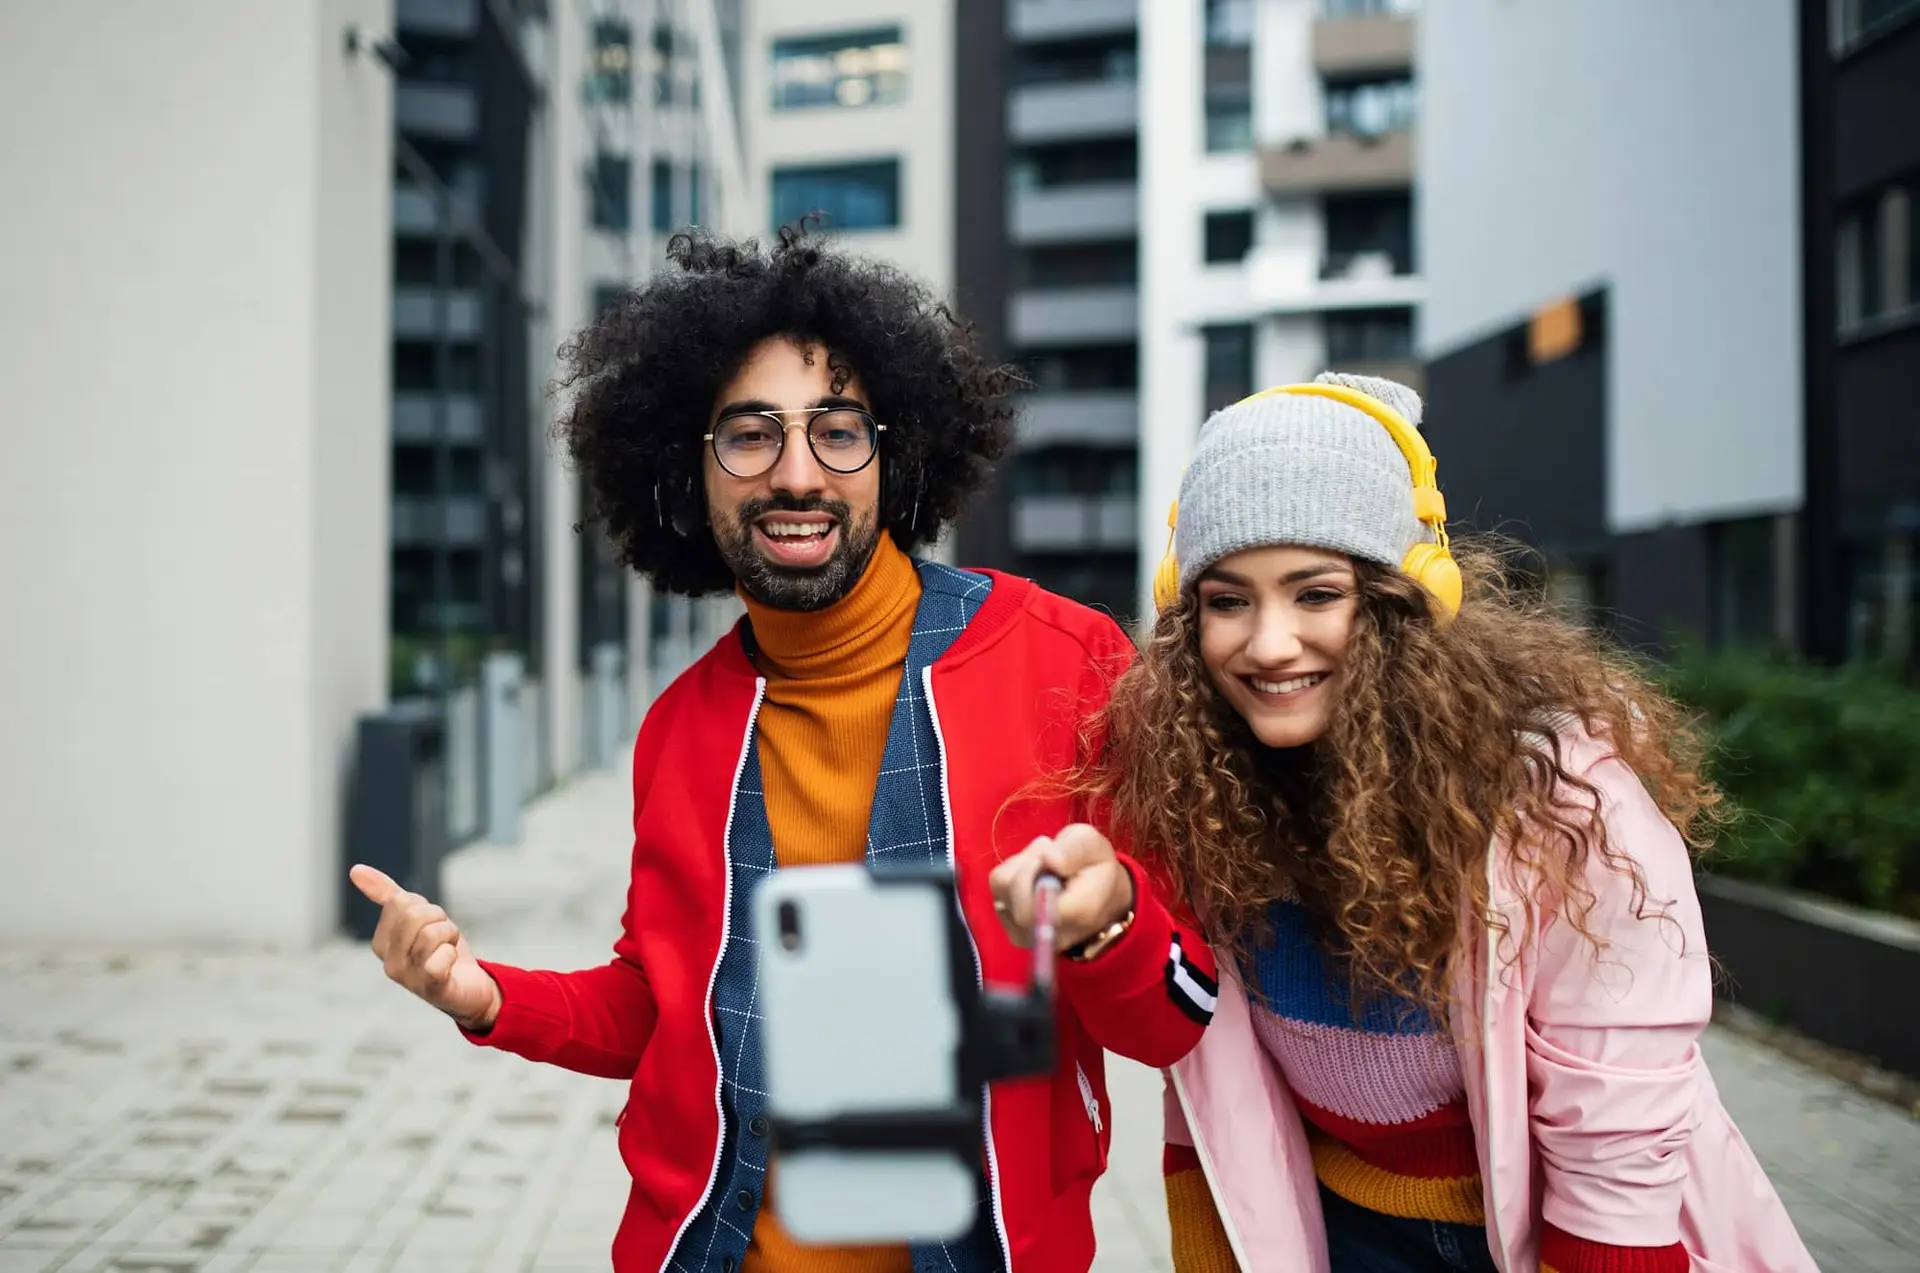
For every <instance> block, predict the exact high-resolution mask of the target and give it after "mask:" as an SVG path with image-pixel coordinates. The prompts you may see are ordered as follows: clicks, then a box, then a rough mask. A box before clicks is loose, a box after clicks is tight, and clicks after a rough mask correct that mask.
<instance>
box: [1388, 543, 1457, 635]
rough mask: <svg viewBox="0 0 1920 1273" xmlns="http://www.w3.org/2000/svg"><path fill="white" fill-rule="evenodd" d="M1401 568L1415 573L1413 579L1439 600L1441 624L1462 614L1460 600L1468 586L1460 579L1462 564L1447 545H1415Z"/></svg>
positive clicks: (1409, 573) (1408, 552)
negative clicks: (1456, 559)
mask: <svg viewBox="0 0 1920 1273" xmlns="http://www.w3.org/2000/svg"><path fill="white" fill-rule="evenodd" d="M1400 569H1401V570H1403V571H1405V572H1406V573H1407V574H1408V575H1410V576H1412V578H1413V580H1414V582H1416V583H1418V584H1419V585H1420V586H1421V587H1422V588H1425V589H1426V590H1427V591H1428V592H1429V593H1431V594H1432V595H1433V599H1434V600H1435V601H1437V602H1439V603H1440V621H1441V622H1442V623H1444V622H1446V621H1447V620H1448V619H1451V618H1453V616H1454V615H1456V614H1458V613H1460V602H1461V600H1462V599H1463V597H1464V596H1465V593H1466V587H1465V584H1464V582H1463V581H1462V579H1461V578H1460V564H1459V563H1458V562H1456V561H1455V560H1454V559H1453V554H1451V553H1449V552H1448V551H1447V550H1446V549H1445V548H1442V547H1441V546H1440V545H1439V544H1415V545H1414V546H1413V547H1412V548H1410V549H1409V550H1408V551H1407V557H1406V560H1405V561H1403V562H1401V563H1400Z"/></svg>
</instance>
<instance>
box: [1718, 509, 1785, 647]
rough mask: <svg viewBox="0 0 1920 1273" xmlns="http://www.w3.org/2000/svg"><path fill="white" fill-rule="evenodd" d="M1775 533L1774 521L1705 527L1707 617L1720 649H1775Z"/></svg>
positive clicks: (1762, 519)
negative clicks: (1710, 585)
mask: <svg viewBox="0 0 1920 1273" xmlns="http://www.w3.org/2000/svg"><path fill="white" fill-rule="evenodd" d="M1774 527H1775V521H1774V519H1773V518H1771V517H1748V518H1741V519H1740V520H1737V521H1724V522H1718V523H1715V524H1713V525H1710V526H1708V527H1707V553H1708V561H1709V562H1710V567H1709V568H1710V569H1711V571H1712V577H1713V595H1712V604H1711V608H1710V610H1709V612H1708V613H1709V616H1710V623H1711V625H1712V637H1713V643H1714V644H1715V645H1716V646H1746V647H1764V646H1768V645H1772V644H1773V641H1774V624H1773V610H1774V606H1773V585H1774V562H1773V549H1774Z"/></svg>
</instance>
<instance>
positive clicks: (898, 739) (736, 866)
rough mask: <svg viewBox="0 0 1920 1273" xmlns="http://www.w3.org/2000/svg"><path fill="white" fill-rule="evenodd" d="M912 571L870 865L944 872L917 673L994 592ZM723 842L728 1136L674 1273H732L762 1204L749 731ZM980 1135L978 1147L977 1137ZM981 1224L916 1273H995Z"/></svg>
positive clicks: (756, 864) (756, 849)
mask: <svg viewBox="0 0 1920 1273" xmlns="http://www.w3.org/2000/svg"><path fill="white" fill-rule="evenodd" d="M914 567H915V569H916V570H917V571H918V572H919V575H920V589H921V592H920V604H919V607H918V608H917V609H916V610H915V611H914V615H913V633H912V635H911V636H910V637H909V638H908V641H907V660H906V665H905V667H904V668H903V669H902V671H901V676H900V689H899V692H898V693H897V694H896V695H895V697H894V703H893V719H892V721H891V723H890V724H889V725H888V727H887V746H886V752H885V754H884V758H883V759H882V761H881V764H880V777H879V782H878V784H877V785H876V787H875V788H874V793H873V812H872V815H871V816H870V817H869V819H868V822H867V861H869V862H887V863H902V864H907V863H912V864H918V863H937V864H939V865H942V866H944V865H945V864H946V862H947V816H946V794H945V791H946V787H945V783H944V781H943V778H944V775H943V773H942V767H941V756H940V739H939V736H938V734H937V733H936V732H935V730H934V727H933V714H932V712H931V710H930V709H929V707H928V705H927V701H926V685H925V679H924V678H925V672H926V669H927V667H928V666H930V665H931V664H932V663H933V661H934V660H935V659H937V658H939V657H940V656H941V655H942V654H945V653H946V652H947V648H948V647H949V646H951V645H952V644H953V643H954V641H955V640H956V639H957V638H958V637H959V635H960V634H961V633H962V632H963V631H965V630H966V627H967V624H968V623H969V622H971V621H972V619H973V616H974V614H975V612H977V611H978V610H979V608H980V603H981V602H982V601H984V600H985V599H986V595H987V592H988V590H989V589H990V588H991V587H992V582H991V581H990V580H989V579H988V578H987V577H986V576H985V575H978V574H973V573H971V572H968V571H963V570H955V569H952V568H951V567H948V566H942V565H938V564H936V563H933V562H925V561H916V562H914ZM727 833H728V842H729V852H728V858H729V862H728V869H729V871H730V881H729V883H730V888H731V896H730V900H729V902H728V906H727V924H728V928H727V931H728V933H729V934H731V936H730V937H729V939H728V941H727V946H726V949H725V951H723V952H722V954H721V957H720V971H719V975H718V976H716V977H715V979H714V985H713V1012H714V1021H715V1025H716V1027H717V1034H718V1037H719V1040H720V1079H721V1094H722V1097H723V1099H724V1103H725V1107H726V1135H725V1136H724V1137H723V1143H722V1146H721V1154H720V1169H719V1171H718V1172H717V1173H716V1175H715V1179H714V1182H713V1187H712V1191H711V1192H710V1193H709V1194H708V1195H707V1199H706V1201H705V1203H704V1204H703V1205H702V1206H701V1208H700V1211H699V1213H698V1214H696V1215H695V1216H694V1218H693V1222H692V1223H691V1224H689V1225H688V1226H687V1229H686V1231H685V1232H684V1233H682V1234H681V1236H680V1240H679V1242H678V1243H677V1244H676V1245H675V1247H674V1251H673V1255H672V1258H671V1259H670V1260H669V1261H668V1264H667V1268H668V1270H670V1271H671V1273H732V1270H734V1269H736V1268H738V1267H739V1265H740V1261H741V1259H742V1257H744V1256H745V1255H746V1251H747V1244H748V1242H749V1241H750V1240H751V1238H752V1235H753V1226H754V1221H755V1219H756V1218H757V1217H758V1215H759V1212H760V1200H761V1198H762V1196H763V1194H764V1186H765V1181H766V1171H767V1137H766V1128H767V1123H766V1119H765V1117H764V1115H765V1112H766V1103H767V1098H766V1085H765V1082H764V1080H763V1078H762V1073H763V1071H762V1067H761V1059H760V1032H759V1021H758V1019H757V1018H756V1017H755V1016H754V1008H753V1005H754V1003H755V1002H756V998H755V996H756V994H757V992H758V989H759V984H758V983H759V968H758V965H757V962H756V960H755V956H754V948H753V945H752V940H751V932H750V926H751V924H752V922H753V921H752V906H751V900H752V896H753V889H754V887H755V885H757V884H758V883H759V882H760V881H761V880H762V879H764V878H765V877H766V876H767V875H769V874H771V873H772V871H773V869H774V856H773V831H772V829H771V828H770V827H769V825H768V823H767V806H766V793H765V789H764V788H763V787H762V785H761V778H760V743H759V739H758V737H757V731H756V735H755V736H750V737H749V738H748V740H747V754H746V758H745V760H744V761H743V762H742V764H741V767H740V780H739V786H738V788H737V789H736V791H735V795H734V802H733V820H732V822H731V823H730V824H729V826H728V828H727ZM981 1130H982V1134H983V1135H984V1134H985V1128H982V1129H981ZM980 1205H981V1207H982V1208H983V1209H986V1208H987V1207H988V1205H989V1204H988V1202H987V1200H986V1199H985V1198H982V1199H981V1204H980ZM983 1219H984V1221H985V1222H984V1223H982V1224H980V1225H977V1226H976V1227H975V1229H974V1231H973V1234H972V1236H970V1237H969V1238H967V1239H966V1240H964V1241H961V1242H954V1243H940V1244H935V1245H930V1246H924V1247H921V1246H916V1247H914V1248H913V1267H914V1273H1001V1271H1002V1270H1003V1268H1004V1264H1005V1262H1004V1260H1003V1259H1002V1257H1001V1249H1000V1243H999V1239H998V1237H997V1236H996V1233H995V1228H994V1225H993V1223H992V1220H991V1217H990V1216H985V1217H983Z"/></svg>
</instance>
